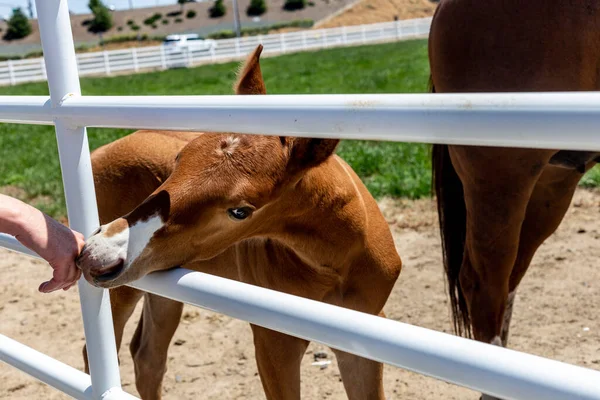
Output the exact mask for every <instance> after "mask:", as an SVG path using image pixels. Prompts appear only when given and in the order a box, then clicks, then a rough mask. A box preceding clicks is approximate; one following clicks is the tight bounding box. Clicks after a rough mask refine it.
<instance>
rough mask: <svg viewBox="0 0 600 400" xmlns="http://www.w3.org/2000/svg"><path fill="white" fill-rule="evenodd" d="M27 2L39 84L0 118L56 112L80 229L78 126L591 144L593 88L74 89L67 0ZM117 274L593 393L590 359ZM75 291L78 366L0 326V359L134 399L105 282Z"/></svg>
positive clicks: (432, 360)
mask: <svg viewBox="0 0 600 400" xmlns="http://www.w3.org/2000/svg"><path fill="white" fill-rule="evenodd" d="M36 6H37V10H38V15H39V25H40V31H41V36H42V46H43V48H44V54H45V59H46V69H47V74H48V84H49V87H50V97H47V96H0V107H1V108H0V122H13V123H27V124H48V125H55V127H56V136H57V141H58V149H59V157H60V162H61V169H62V172H63V183H64V188H65V196H66V200H67V210H68V216H69V222H70V224H71V227H72V228H73V229H75V230H78V231H80V232H82V233H83V234H84V235H85V236H86V237H87V236H89V235H90V234H91V232H92V231H93V230H94V229H95V228H96V227H97V226H98V225H99V221H98V213H97V209H96V199H95V192H94V185H93V179H92V171H91V164H90V154H89V148H88V143H87V135H86V128H85V127H86V126H96V127H118V128H151V129H177V130H207V131H217V132H219V131H226V132H240V133H251V134H277V135H293V136H304V137H323V138H325V137H331V138H344V139H368V140H390V141H403V142H427V143H448V144H479V145H495V146H514V147H532V148H560V149H572V150H594V151H600V139H599V136H598V133H597V132H598V126H600V93H551V94H532V93H508V94H477V95H471V94H461V95H442V94H423V95H376V96H375V95H352V96H346V95H341V96H322V95H319V96H314V95H307V96H256V97H254V96H240V97H235V96H218V97H213V96H186V97H181V96H147V97H89V96H81V92H80V87H79V80H78V75H77V66H76V63H75V51H74V47H73V42H72V34H71V25H70V21H69V14H68V7H67V1H66V0H36ZM492 119H493V124H490V121H492ZM483 132H485V134H482V133H483ZM565 132H569V135H568V137H567V136H566V135H565V134H564V133H565ZM0 242H1V243H2V245H3V246H5V247H7V248H9V249H12V250H16V251H20V252H23V253H26V254H30V255H34V254H32V252H30V251H29V250H27V249H25V248H24V247H23V246H21V245H20V244H19V243H18V242H17V241H16V239H14V238H12V237H10V236H7V235H0ZM130 286H133V287H136V288H138V289H142V290H145V291H148V292H151V293H155V294H158V295H161V296H165V297H168V298H171V299H174V300H178V301H182V302H184V303H187V304H192V305H196V306H199V307H203V308H206V309H210V310H212V311H216V312H220V313H223V314H227V315H230V316H232V317H235V318H239V319H243V320H245V321H249V322H251V323H254V324H256V325H260V326H263V327H266V328H270V329H273V330H276V331H280V332H284V333H287V334H290V335H293V336H298V337H301V338H304V339H307V340H311V341H316V342H320V343H323V344H326V345H328V346H331V347H333V348H336V349H339V350H343V351H346V352H349V353H353V354H357V355H360V356H363V357H366V358H370V359H373V360H377V361H380V362H384V363H388V364H391V365H395V366H398V367H402V368H406V369H410V370H412V371H415V372H419V373H422V374H425V375H429V376H432V377H435V378H438V379H442V380H445V381H448V382H451V383H455V384H458V385H461V386H466V387H469V388H471V389H474V390H477V391H482V392H484V393H488V394H490V395H494V396H497V397H501V398H504V399H515V400H525V399H527V400H529V399H536V400H537V399H548V400H550V399H557V400H558V399H561V400H566V399H588V400H592V399H594V400H600V372H599V371H594V370H591V369H586V368H581V367H577V366H574V365H570V364H566V363H561V362H558V361H553V360H548V359H545V358H541V357H537V356H533V355H529V354H525V353H520V352H516V351H512V350H508V349H504V348H500V347H496V346H491V345H487V344H483V343H479V342H476V341H473V340H468V339H464V338H460V337H456V336H452V335H448V334H445V333H441V332H436V331H432V330H428V329H424V328H419V327H416V326H411V325H407V324H403V323H400V322H396V321H392V320H389V319H384V318H380V317H376V316H372V315H368V314H364V313H359V312H356V311H352V310H348V309H344V308H340V307H335V306H332V305H329V304H324V303H320V302H315V301H312V300H307V299H303V298H300V297H296V296H291V295H288V294H283V293H279V292H275V291H272V290H268V289H264V288H259V287H256V286H251V285H247V284H244V283H240V282H236V281H230V280H227V279H223V278H220V277H216V276H212V275H207V274H203V273H199V272H192V271H189V270H185V269H175V270H171V271H167V272H158V273H153V274H150V275H148V276H146V277H144V278H142V279H140V280H139V281H136V282H133V283H131V284H130ZM79 291H80V298H81V307H82V314H83V322H84V329H85V336H86V343H87V346H88V359H89V364H90V375H87V374H84V373H83V372H81V371H78V370H76V369H75V368H72V367H70V366H68V365H66V364H63V363H61V362H60V361H58V360H55V359H52V358H50V357H48V356H46V355H44V354H41V353H39V352H37V351H35V350H33V349H30V348H28V347H27V346H25V345H22V344H20V343H18V342H15V341H14V340H12V339H9V338H7V337H6V336H2V335H0V360H2V361H4V362H6V363H8V364H10V365H13V366H15V367H17V368H19V369H21V370H23V371H24V372H27V373H28V374H30V375H32V376H34V377H36V378H37V379H39V380H41V381H43V382H45V383H47V384H49V385H52V386H54V387H55V388H57V389H59V390H61V391H63V392H65V393H67V394H68V395H70V396H72V397H75V398H78V399H122V398H135V397H134V396H131V395H129V394H127V393H125V392H124V391H123V390H122V389H121V385H120V376H119V367H118V363H117V356H116V347H115V339H114V334H113V328H112V317H111V311H110V302H109V297H108V291H107V290H102V289H98V288H95V287H92V286H91V285H89V284H88V283H87V282H86V281H85V280H84V279H81V280H80V281H79Z"/></svg>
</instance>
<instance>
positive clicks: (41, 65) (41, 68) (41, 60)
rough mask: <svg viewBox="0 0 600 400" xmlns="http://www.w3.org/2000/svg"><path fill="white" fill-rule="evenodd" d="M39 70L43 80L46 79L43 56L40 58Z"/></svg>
mask: <svg viewBox="0 0 600 400" xmlns="http://www.w3.org/2000/svg"><path fill="white" fill-rule="evenodd" d="M40 70H41V71H42V78H44V80H46V79H48V75H47V74H46V64H45V63H44V59H43V58H40Z"/></svg>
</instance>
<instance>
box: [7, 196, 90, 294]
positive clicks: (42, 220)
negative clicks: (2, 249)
mask: <svg viewBox="0 0 600 400" xmlns="http://www.w3.org/2000/svg"><path fill="white" fill-rule="evenodd" d="M0 231H2V232H6V233H9V234H11V235H13V236H14V237H15V238H17V240H18V241H19V242H21V243H22V244H23V245H24V246H26V247H27V248H29V249H31V250H33V251H34V252H36V253H37V254H39V255H40V256H41V257H42V258H43V259H44V260H46V261H47V262H48V263H49V264H50V266H51V267H52V270H53V272H52V279H50V280H49V281H46V282H43V283H42V284H41V285H40V287H39V291H40V292H43V293H50V292H53V291H55V290H59V289H63V290H68V289H69V288H70V287H72V286H73V285H74V284H75V283H77V280H79V278H80V277H81V271H80V270H79V269H78V268H77V266H76V265H75V258H76V257H77V256H78V255H79V253H80V252H81V250H82V248H83V245H84V244H85V241H84V237H83V235H82V234H81V233H79V232H76V231H73V230H71V229H69V228H68V227H66V226H65V225H63V224H61V223H60V222H58V221H56V220H55V219H53V218H51V217H49V216H48V215H46V214H44V213H43V212H41V211H40V210H38V209H36V208H35V207H32V206H30V205H28V204H26V203H23V202H22V201H20V200H17V199H14V198H12V197H9V196H5V195H1V194H0Z"/></svg>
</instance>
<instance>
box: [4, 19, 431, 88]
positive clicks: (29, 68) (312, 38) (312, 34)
mask: <svg viewBox="0 0 600 400" xmlns="http://www.w3.org/2000/svg"><path fill="white" fill-rule="evenodd" d="M430 25H431V18H420V19H412V20H404V21H396V22H384V23H379V24H369V25H359V26H348V27H342V28H332V29H319V30H304V31H299V32H287V33H280V34H271V35H259V36H249V37H242V38H240V39H238V38H234V39H222V40H216V41H215V42H216V46H215V48H212V49H210V50H199V49H198V50H193V51H189V52H186V51H184V52H179V53H176V54H174V53H170V51H168V50H165V48H164V47H163V46H152V47H139V48H132V49H124V50H111V51H101V52H95V53H81V54H77V56H76V57H77V67H78V70H79V76H86V75H111V74H115V73H126V72H138V71H141V70H149V69H168V68H176V67H189V66H193V65H198V64H206V63H213V62H217V61H223V60H233V59H239V58H241V57H244V56H245V55H246V54H247V53H248V52H250V51H251V50H253V49H254V48H255V47H256V46H257V45H258V44H259V43H262V45H263V46H264V51H263V54H268V53H292V52H298V51H305V50H312V49H320V48H327V47H339V46H347V45H358V44H368V43H378V42H389V41H395V40H401V39H407V38H411V37H417V36H422V35H426V34H427V33H428V32H429V26H430ZM46 79H47V76H46V68H45V65H44V59H43V58H33V59H27V60H11V61H5V62H0V85H9V84H10V85H15V84H18V83H23V82H33V81H42V80H46Z"/></svg>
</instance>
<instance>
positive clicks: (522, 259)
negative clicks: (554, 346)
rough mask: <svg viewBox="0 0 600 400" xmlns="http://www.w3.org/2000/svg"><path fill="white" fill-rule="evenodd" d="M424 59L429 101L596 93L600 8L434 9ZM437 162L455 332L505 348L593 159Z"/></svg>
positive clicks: (511, 152)
mask: <svg viewBox="0 0 600 400" xmlns="http://www.w3.org/2000/svg"><path fill="white" fill-rule="evenodd" d="M429 58H430V63H431V75H432V83H433V85H434V91H436V92H510V91H514V92H528V91H591V90H598V89H600V1H598V0H570V1H548V0H528V1H521V0H485V1H482V0H442V2H441V3H440V5H439V6H438V9H437V10H436V13H435V16H434V18H433V22H432V26H431V33H430V38H429ZM482 134H485V132H482ZM564 134H565V135H568V134H569V132H564ZM433 153H434V158H433V165H434V176H435V181H436V182H435V186H436V192H437V196H438V208H439V213H440V224H441V231H442V238H443V244H444V256H445V266H446V270H447V275H448V280H449V284H450V293H451V296H452V302H453V311H454V316H455V326H456V329H457V330H458V331H459V332H461V331H467V333H468V332H469V330H470V329H471V328H472V332H473V334H474V336H475V338H476V339H478V340H480V341H484V342H488V343H496V344H500V343H501V344H503V345H504V346H506V343H507V339H508V328H509V324H510V317H511V312H512V301H513V299H514V294H515V291H516V289H517V286H518V285H519V282H520V281H521V279H522V278H523V276H524V275H525V272H526V271H527V268H528V266H529V264H530V262H531V259H532V257H533V255H534V254H535V252H536V250H537V248H538V247H539V246H540V245H541V244H542V243H543V242H544V240H546V238H547V237H548V236H550V235H551V234H552V233H553V232H554V231H555V230H556V228H557V227H558V225H559V224H560V222H561V220H562V219H563V217H564V214H565V212H566V210H567V208H568V206H569V204H570V202H571V199H572V196H573V193H574V191H575V188H576V185H577V183H578V182H579V180H580V179H581V177H582V176H583V172H585V171H586V170H588V169H589V168H591V167H592V166H593V165H594V163H595V162H594V160H597V159H598V158H597V157H598V156H599V153H593V152H566V151H558V150H556V149H555V150H529V149H510V148H491V147H476V146H472V147H469V146H434V152H433Z"/></svg>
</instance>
